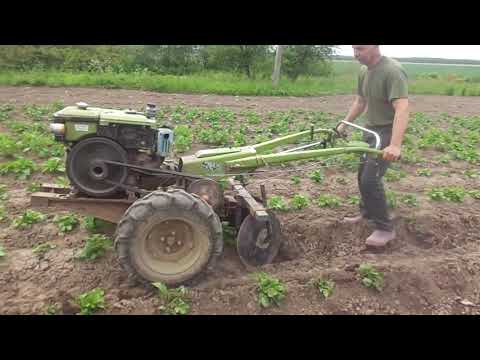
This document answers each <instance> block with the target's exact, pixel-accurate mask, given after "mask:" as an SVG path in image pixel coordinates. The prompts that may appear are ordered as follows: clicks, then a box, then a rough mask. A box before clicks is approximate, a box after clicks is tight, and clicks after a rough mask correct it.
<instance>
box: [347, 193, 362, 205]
mask: <svg viewBox="0 0 480 360" xmlns="http://www.w3.org/2000/svg"><path fill="white" fill-rule="evenodd" d="M347 202H348V203H349V204H351V205H360V196H358V195H349V196H348V197H347Z"/></svg>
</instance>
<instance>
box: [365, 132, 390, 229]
mask: <svg viewBox="0 0 480 360" xmlns="http://www.w3.org/2000/svg"><path fill="white" fill-rule="evenodd" d="M370 130H373V131H375V132H376V133H378V134H379V135H380V140H381V146H380V148H381V149H384V148H386V147H387V146H388V145H390V140H391V138H392V127H391V126H386V127H370ZM363 141H365V142H367V143H369V144H370V145H371V146H372V147H373V146H375V137H374V136H373V135H372V134H368V133H365V132H364V135H363ZM388 166H389V161H385V160H383V159H382V158H377V157H376V156H375V155H370V154H369V155H367V154H364V155H362V157H361V159H360V165H359V168H358V187H359V190H360V194H361V201H360V213H361V214H362V215H363V216H364V217H365V218H367V219H368V220H369V221H370V222H371V223H372V224H373V225H374V226H375V227H376V228H377V229H378V230H385V231H391V230H393V224H392V221H391V220H390V217H389V215H388V206H387V200H386V196H385V190H384V188H383V180H382V178H383V175H385V172H386V171H387V169H388Z"/></svg>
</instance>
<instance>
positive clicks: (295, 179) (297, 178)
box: [291, 176, 300, 185]
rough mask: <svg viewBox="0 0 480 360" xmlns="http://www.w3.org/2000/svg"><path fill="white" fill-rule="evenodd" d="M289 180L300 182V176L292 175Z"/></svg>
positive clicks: (295, 182) (296, 183)
mask: <svg viewBox="0 0 480 360" xmlns="http://www.w3.org/2000/svg"><path fill="white" fill-rule="evenodd" d="M291 180H292V182H293V183H294V184H295V185H298V184H300V177H299V176H292V179H291Z"/></svg>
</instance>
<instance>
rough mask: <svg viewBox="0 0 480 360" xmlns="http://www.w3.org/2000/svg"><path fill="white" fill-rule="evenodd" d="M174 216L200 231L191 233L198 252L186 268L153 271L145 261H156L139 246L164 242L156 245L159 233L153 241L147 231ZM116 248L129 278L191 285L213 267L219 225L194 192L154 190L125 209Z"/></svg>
mask: <svg viewBox="0 0 480 360" xmlns="http://www.w3.org/2000/svg"><path fill="white" fill-rule="evenodd" d="M175 219H177V220H176V221H177V223H178V221H180V223H181V222H182V221H185V224H187V223H189V224H190V226H191V227H192V228H194V231H197V232H198V233H197V234H200V235H199V236H192V238H195V239H197V240H196V241H198V242H199V250H195V251H198V253H199V255H198V259H196V260H193V263H192V264H191V266H189V265H186V268H185V270H184V271H181V272H179V273H174V274H165V273H160V272H158V271H157V272H155V271H152V267H151V266H149V265H148V261H156V260H155V259H154V258H152V257H150V255H148V254H150V252H149V251H148V250H141V249H143V246H145V248H147V247H148V241H150V244H152V243H154V244H157V245H158V246H163V245H165V244H158V241H159V240H158V239H157V238H158V236H156V237H155V239H157V240H154V241H153V242H152V240H150V239H151V238H152V237H150V238H149V234H150V232H151V231H153V229H154V228H155V227H158V226H163V227H165V226H167V225H166V223H165V221H168V222H174V221H175ZM182 224H183V223H182ZM187 226H188V225H187ZM186 228H187V227H186ZM157 234H158V233H157ZM157 245H155V246H157ZM184 246H185V245H184ZM115 249H116V251H117V254H118V258H119V261H120V263H121V265H122V267H123V268H124V269H125V271H126V272H127V273H128V274H129V277H130V278H131V279H134V280H138V281H140V282H143V283H150V284H151V283H153V282H163V283H164V284H167V285H170V286H176V285H185V284H193V283H195V282H196V281H198V280H199V279H200V278H201V275H202V274H204V273H205V272H206V270H207V271H208V270H212V269H213V267H214V266H215V263H216V261H217V259H218V258H219V256H220V255H221V253H222V251H223V232H222V224H221V221H220V219H219V217H218V215H217V214H216V213H215V212H214V211H213V209H212V208H211V207H210V205H208V203H206V202H205V201H204V200H203V199H201V198H200V197H198V196H197V195H195V194H190V193H187V192H186V191H184V190H180V189H171V190H168V191H166V192H165V191H154V192H152V193H150V194H148V195H146V196H145V197H143V198H142V199H139V200H137V201H136V202H135V203H133V204H132V205H131V206H130V207H129V208H128V210H127V211H126V212H125V215H124V216H123V218H122V220H121V221H120V222H119V224H118V226H117V230H116V234H115ZM155 250H157V249H155ZM185 251H188V250H185ZM192 253H193V252H192ZM162 255H163V254H162ZM142 256H143V257H144V258H147V261H144V260H143V259H142ZM149 257H150V258H149ZM148 258H149V259H148ZM185 259H187V257H185ZM188 261H190V260H188ZM162 264H166V263H165V262H162ZM165 266H167V265H165Z"/></svg>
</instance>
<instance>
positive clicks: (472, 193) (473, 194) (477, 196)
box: [467, 190, 480, 200]
mask: <svg viewBox="0 0 480 360" xmlns="http://www.w3.org/2000/svg"><path fill="white" fill-rule="evenodd" d="M467 192H468V195H470V196H471V197H472V198H474V199H476V200H480V190H469V191H467Z"/></svg>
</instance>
